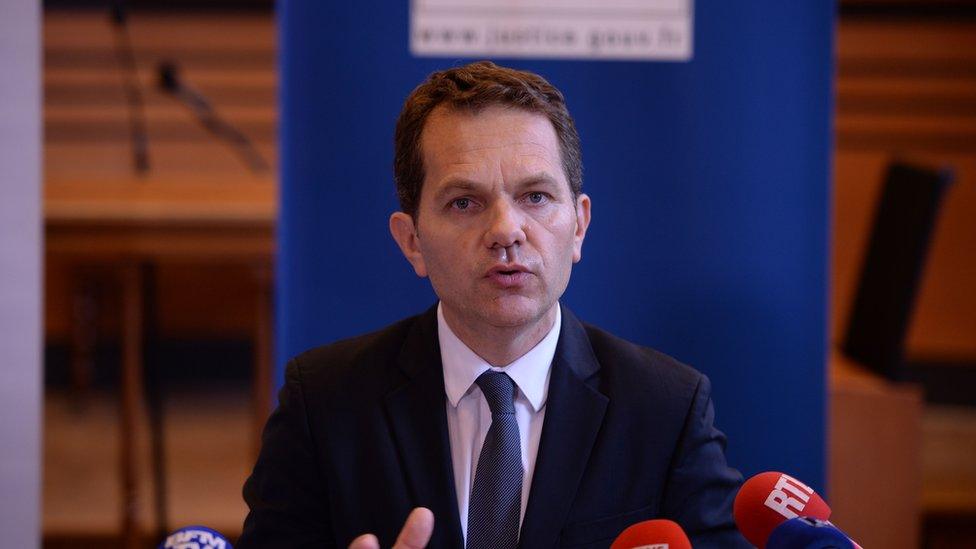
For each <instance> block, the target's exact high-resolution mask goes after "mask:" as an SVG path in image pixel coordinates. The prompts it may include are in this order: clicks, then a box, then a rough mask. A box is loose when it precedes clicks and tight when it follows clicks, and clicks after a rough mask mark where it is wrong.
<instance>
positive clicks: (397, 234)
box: [390, 212, 427, 277]
mask: <svg viewBox="0 0 976 549" xmlns="http://www.w3.org/2000/svg"><path fill="white" fill-rule="evenodd" d="M390 234H391V235H393V240H396V243H397V245H398V246H400V251H401V252H403V257H405V258H407V261H409V262H410V264H411V265H413V270H414V272H415V273H417V276H419V277H425V276H427V265H426V264H425V263H424V254H423V252H421V251H420V240H419V238H418V237H417V228H416V226H415V225H414V223H413V218H412V217H410V216H409V215H407V214H405V213H403V212H394V213H393V215H391V216H390Z"/></svg>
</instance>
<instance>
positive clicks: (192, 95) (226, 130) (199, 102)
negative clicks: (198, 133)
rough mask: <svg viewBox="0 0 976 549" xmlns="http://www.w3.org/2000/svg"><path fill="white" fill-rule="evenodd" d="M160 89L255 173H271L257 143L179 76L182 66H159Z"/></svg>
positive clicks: (164, 63)
mask: <svg viewBox="0 0 976 549" xmlns="http://www.w3.org/2000/svg"><path fill="white" fill-rule="evenodd" d="M157 83H158V84H159V89H161V90H162V91H164V92H166V93H168V94H170V95H172V96H173V97H174V98H176V99H177V100H178V101H179V102H181V103H183V105H184V106H185V107H187V108H188V109H190V112H191V113H193V116H194V118H196V119H197V122H199V123H200V124H201V125H202V126H203V127H204V128H206V129H207V131H209V132H210V133H212V134H213V135H215V136H216V137H217V138H219V139H222V140H224V141H226V142H227V143H229V144H230V145H231V146H232V147H233V148H234V150H235V151H236V152H237V154H238V155H240V156H241V158H242V159H243V160H244V162H246V163H247V165H248V166H249V167H250V168H251V171H252V172H254V173H263V172H267V171H269V170H270V169H271V167H270V165H269V164H268V162H267V161H266V160H265V159H264V157H263V156H261V153H260V152H259V151H258V149H257V147H255V146H254V143H252V142H251V140H250V139H249V138H248V137H247V135H245V134H244V132H242V131H241V130H239V129H237V128H236V127H235V126H234V125H232V124H231V123H230V122H227V121H226V120H224V119H223V118H221V116H220V115H219V114H218V113H217V110H216V109H214V107H213V105H211V104H210V101H207V98H206V97H204V95H203V94H202V93H200V92H198V91H197V90H195V89H193V88H192V87H190V85H188V84H187V83H186V82H185V81H184V80H183V78H182V76H181V75H180V69H179V66H177V65H176V63H173V62H168V61H167V62H162V63H160V64H159V66H158V80H157Z"/></svg>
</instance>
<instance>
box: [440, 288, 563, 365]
mask: <svg viewBox="0 0 976 549" xmlns="http://www.w3.org/2000/svg"><path fill="white" fill-rule="evenodd" d="M557 307H559V303H558V302H556V303H555V304H554V305H553V306H552V307H551V308H550V309H549V311H547V312H546V313H545V314H543V315H542V316H541V317H539V319H537V320H536V321H534V322H531V323H529V324H523V325H520V326H492V325H490V324H484V325H480V324H479V325H478V326H469V325H468V323H466V322H463V321H462V320H461V319H460V318H458V317H457V316H456V315H454V313H453V312H452V311H450V310H449V309H448V308H447V307H443V306H442V311H443V313H444V321H445V322H447V325H448V326H449V327H450V328H451V331H452V332H454V335H456V336H457V338H458V339H460V340H461V342H462V343H464V344H465V345H467V346H468V348H469V349H471V350H472V351H474V352H475V354H477V355H478V356H480V357H481V358H483V359H485V361H486V362H488V364H491V365H492V366H499V367H500V366H508V365H509V364H511V363H513V362H515V361H516V360H517V359H519V358H520V357H521V356H522V355H524V354H525V353H527V352H529V351H531V350H532V348H533V347H535V346H536V345H538V344H539V342H540V341H542V339H543V338H544V337H546V334H548V333H549V330H551V329H552V326H553V324H554V323H555V322H556V313H557V309H556V308H557Z"/></svg>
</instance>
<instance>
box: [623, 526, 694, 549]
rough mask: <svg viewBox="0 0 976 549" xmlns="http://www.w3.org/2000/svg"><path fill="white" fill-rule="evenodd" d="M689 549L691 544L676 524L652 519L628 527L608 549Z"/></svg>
mask: <svg viewBox="0 0 976 549" xmlns="http://www.w3.org/2000/svg"><path fill="white" fill-rule="evenodd" d="M638 547H646V548H648V549H691V542H690V541H688V536H686V535H685V531H684V530H682V529H681V527H680V526H678V523H676V522H673V521H670V520H665V519H654V520H645V521H644V522H638V523H637V524H634V525H632V526H628V527H627V529H626V530H624V531H623V532H620V535H619V536H617V539H615V540H613V545H611V546H610V549H635V548H638Z"/></svg>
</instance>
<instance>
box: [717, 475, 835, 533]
mask: <svg viewBox="0 0 976 549" xmlns="http://www.w3.org/2000/svg"><path fill="white" fill-rule="evenodd" d="M732 512H733V514H734V516H735V524H736V526H738V527H739V532H741V533H742V535H743V536H744V537H745V538H746V539H747V540H749V542H750V543H752V544H753V545H755V546H756V547H758V548H759V549H763V548H765V547H766V541H767V540H768V539H769V536H770V534H771V533H772V532H773V530H774V529H776V527H777V526H779V525H780V524H782V523H783V522H785V521H788V520H790V519H794V518H797V517H799V516H805V517H809V518H814V519H819V520H827V519H829V518H830V507H828V506H827V502H825V501H824V500H823V498H821V497H820V496H818V495H817V494H816V492H814V491H813V488H810V487H809V486H807V485H806V484H803V483H802V482H800V481H799V480H796V479H795V478H793V477H791V476H789V475H787V474H785V473H777V472H772V471H770V472H766V473H760V474H758V475H756V476H754V477H752V478H750V479H749V480H747V481H746V482H745V484H743V485H742V488H740V489H739V493H738V494H737V495H736V496H735V504H734V505H733V508H732Z"/></svg>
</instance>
